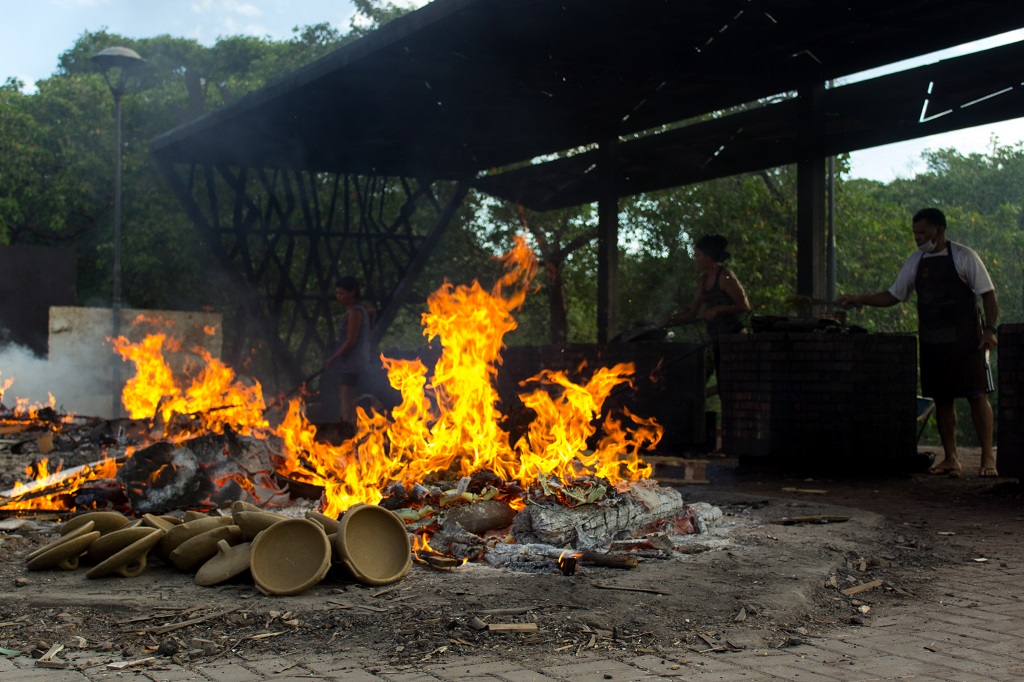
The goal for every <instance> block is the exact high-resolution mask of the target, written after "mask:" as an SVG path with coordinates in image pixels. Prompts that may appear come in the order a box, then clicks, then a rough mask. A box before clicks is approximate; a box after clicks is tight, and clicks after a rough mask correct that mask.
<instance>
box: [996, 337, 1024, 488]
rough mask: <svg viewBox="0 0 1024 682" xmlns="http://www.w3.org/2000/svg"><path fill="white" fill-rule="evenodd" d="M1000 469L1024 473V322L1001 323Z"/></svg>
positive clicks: (1007, 472) (1005, 473)
mask: <svg viewBox="0 0 1024 682" xmlns="http://www.w3.org/2000/svg"><path fill="white" fill-rule="evenodd" d="M997 352H998V360H999V386H998V388H999V407H998V414H997V419H998V425H999V428H998V430H997V433H998V445H999V473H1000V474H1002V475H1003V476H1016V477H1017V478H1021V477H1024V324H1004V325H1000V327H999V349H998V351H997Z"/></svg>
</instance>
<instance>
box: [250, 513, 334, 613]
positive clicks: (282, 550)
mask: <svg viewBox="0 0 1024 682" xmlns="http://www.w3.org/2000/svg"><path fill="white" fill-rule="evenodd" d="M250 562H251V563H250V566H249V570H250V571H251V572H252V577H253V580H254V581H255V582H256V588H257V589H258V590H259V591H260V592H262V593H263V594H267V595H282V596H288V595H294V594H299V593H301V592H305V591H306V590H308V589H309V588H311V587H313V586H314V585H316V584H317V583H319V582H320V581H321V580H323V579H324V576H325V575H327V571H328V570H329V569H330V567H331V545H330V543H329V542H328V540H327V535H325V534H324V530H323V528H321V527H320V525H319V524H317V523H314V522H312V521H310V520H308V519H285V520H283V521H281V522H279V523H275V524H274V525H272V526H270V527H269V528H267V529H266V530H264V531H263V532H261V533H260V534H259V535H257V536H256V539H255V540H253V541H252V555H251V558H250Z"/></svg>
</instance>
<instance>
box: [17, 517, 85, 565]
mask: <svg viewBox="0 0 1024 682" xmlns="http://www.w3.org/2000/svg"><path fill="white" fill-rule="evenodd" d="M94 526H95V524H94V523H93V522H92V521H87V522H85V523H83V524H82V525H80V526H79V527H78V528H75V529H74V530H72V531H70V532H68V533H66V534H63V535H61V536H60V537H59V538H57V539H56V540H54V541H53V542H48V543H46V544H45V545H43V546H42V547H38V548H36V549H34V550H32V551H31V552H29V553H28V554H27V555H26V556H25V559H26V560H27V561H30V560H32V559H35V558H36V557H37V556H39V555H40V554H43V553H44V552H49V551H50V550H51V549H53V548H54V547H56V546H57V545H59V544H60V543H62V542H66V541H68V540H71V539H73V538H76V537H78V536H80V535H85V534H86V533H91V532H92V531H94V530H95V528H94Z"/></svg>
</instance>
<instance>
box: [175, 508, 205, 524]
mask: <svg viewBox="0 0 1024 682" xmlns="http://www.w3.org/2000/svg"><path fill="white" fill-rule="evenodd" d="M207 516H209V515H208V514H204V513H203V512H199V511H195V510H194V509H187V510H186V511H185V515H184V516H183V517H182V519H181V520H182V523H188V522H189V521H195V520H197V519H205V518H207Z"/></svg>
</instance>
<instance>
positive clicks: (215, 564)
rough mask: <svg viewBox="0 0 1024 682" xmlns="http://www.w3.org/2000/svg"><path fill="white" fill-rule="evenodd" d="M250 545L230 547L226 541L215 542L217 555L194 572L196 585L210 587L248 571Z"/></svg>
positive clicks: (245, 543) (243, 544)
mask: <svg viewBox="0 0 1024 682" xmlns="http://www.w3.org/2000/svg"><path fill="white" fill-rule="evenodd" d="M251 555H252V543H249V542H243V543H241V544H239V545H230V544H228V541H227V540H220V541H219V542H217V554H215V555H214V556H213V558H211V559H210V560H209V561H207V562H206V563H205V564H203V565H202V566H200V567H199V570H198V571H196V585H200V586H202V587H210V586H212V585H218V584H220V583H222V582H226V581H228V580H231V579H232V578H234V577H235V576H238V575H241V574H242V573H245V572H246V571H248V570H249V561H250V557H251Z"/></svg>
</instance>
